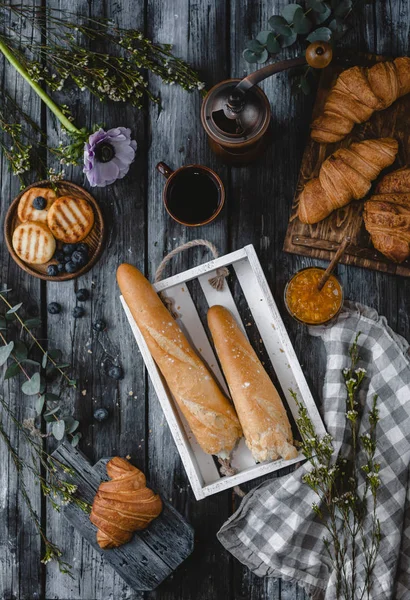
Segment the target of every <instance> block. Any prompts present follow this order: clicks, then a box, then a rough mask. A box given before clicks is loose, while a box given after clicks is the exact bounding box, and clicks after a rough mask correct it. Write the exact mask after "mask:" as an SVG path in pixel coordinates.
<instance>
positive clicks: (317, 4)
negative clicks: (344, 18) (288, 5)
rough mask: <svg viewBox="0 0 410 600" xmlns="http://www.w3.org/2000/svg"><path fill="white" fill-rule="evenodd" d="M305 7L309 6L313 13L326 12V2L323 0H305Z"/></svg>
mask: <svg viewBox="0 0 410 600" xmlns="http://www.w3.org/2000/svg"><path fill="white" fill-rule="evenodd" d="M306 7H307V8H311V9H312V10H313V11H314V12H315V13H320V14H322V13H324V12H326V4H325V3H324V2H323V0H306ZM327 8H329V7H327Z"/></svg>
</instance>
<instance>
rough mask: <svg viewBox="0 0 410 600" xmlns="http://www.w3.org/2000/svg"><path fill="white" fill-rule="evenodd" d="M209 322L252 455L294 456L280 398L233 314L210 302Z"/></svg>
mask: <svg viewBox="0 0 410 600" xmlns="http://www.w3.org/2000/svg"><path fill="white" fill-rule="evenodd" d="M208 325H209V329H210V330H211V334H212V339H213V341H214V344H215V348H216V351H217V354H218V357H219V361H220V363H221V366H222V370H223V372H224V375H225V377H226V380H227V382H228V385H229V390H230V392H231V396H232V400H233V401H234V404H235V408H236V411H237V413H238V416H239V420H240V422H241V425H242V428H243V432H244V435H245V440H246V445H247V446H248V448H249V450H250V451H251V452H252V456H253V458H254V459H255V460H256V461H258V462H262V461H264V460H275V459H277V458H278V457H279V456H281V457H282V458H284V459H285V460H290V459H291V458H296V457H297V455H298V452H297V450H296V448H295V446H293V437H292V430H291V427H290V423H289V419H288V416H287V414H286V410H285V407H284V406H283V404H282V400H281V399H280V396H279V394H278V392H277V390H276V388H275V386H274V385H273V383H272V381H271V380H270V378H269V375H268V374H267V373H266V371H265V369H264V368H263V366H262V364H261V362H260V360H259V358H258V357H257V355H256V353H255V351H254V350H253V348H252V346H251V345H250V343H249V342H248V340H247V339H246V337H245V336H244V334H243V333H242V331H241V330H240V329H239V326H238V324H237V323H236V321H235V319H234V317H233V316H232V314H231V313H230V312H229V311H228V310H227V309H226V308H224V307H223V306H212V307H211V308H210V309H209V311H208Z"/></svg>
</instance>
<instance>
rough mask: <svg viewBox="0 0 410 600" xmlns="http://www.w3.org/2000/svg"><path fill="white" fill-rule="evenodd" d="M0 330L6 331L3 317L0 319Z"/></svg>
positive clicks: (5, 322)
mask: <svg viewBox="0 0 410 600" xmlns="http://www.w3.org/2000/svg"><path fill="white" fill-rule="evenodd" d="M0 329H2V330H3V331H4V330H5V329H7V321H6V319H5V317H0Z"/></svg>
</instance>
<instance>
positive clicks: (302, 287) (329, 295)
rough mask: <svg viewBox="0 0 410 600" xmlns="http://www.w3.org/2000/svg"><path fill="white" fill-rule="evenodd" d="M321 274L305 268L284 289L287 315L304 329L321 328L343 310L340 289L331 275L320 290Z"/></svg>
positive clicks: (318, 269) (316, 270) (320, 271)
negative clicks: (310, 326) (304, 327)
mask: <svg viewBox="0 0 410 600" xmlns="http://www.w3.org/2000/svg"><path fill="white" fill-rule="evenodd" d="M324 272H325V270H324V269H321V268H319V267H306V268H305V269H302V270H301V271H298V272H297V273H295V275H293V277H292V279H291V280H290V281H289V282H288V284H287V285H286V288H285V305H286V308H287V309H288V312H289V314H290V315H291V316H292V317H294V318H295V319H296V320H297V321H299V322H300V323H304V324H306V325H324V324H325V323H328V322H329V321H331V320H332V319H333V318H334V317H336V316H337V315H338V314H339V312H340V310H341V308H342V306H343V289H342V286H341V285H340V283H339V281H338V279H337V278H336V277H335V276H334V275H333V274H331V275H330V277H329V279H328V280H327V281H326V283H325V285H324V286H323V288H322V289H321V290H319V289H318V284H319V282H320V280H321V278H322V277H323V274H324Z"/></svg>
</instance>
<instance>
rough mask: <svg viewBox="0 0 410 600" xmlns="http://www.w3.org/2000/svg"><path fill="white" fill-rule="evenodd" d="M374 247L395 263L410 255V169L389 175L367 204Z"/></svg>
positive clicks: (369, 227) (368, 220)
mask: <svg viewBox="0 0 410 600" xmlns="http://www.w3.org/2000/svg"><path fill="white" fill-rule="evenodd" d="M364 224H365V226H366V229H367V231H368V232H369V233H370V236H371V239H372V242H373V246H374V247H375V248H376V250H379V252H381V253H382V254H384V255H385V256H387V258H389V259H390V260H393V261H394V262H397V263H401V262H403V261H404V260H406V258H408V257H409V256H410V168H409V167H403V168H402V169H398V170H397V171H393V172H392V173H389V174H388V175H386V176H385V177H384V178H383V179H382V180H381V182H380V183H379V185H378V186H377V187H376V193H375V194H374V195H373V196H371V198H369V200H368V201H367V202H365V205H364Z"/></svg>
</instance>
